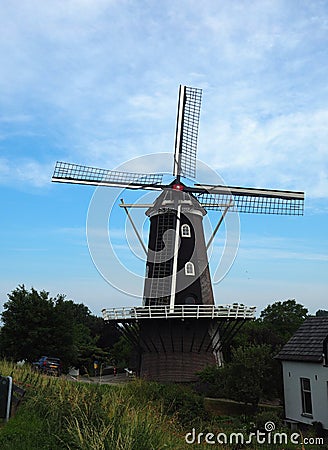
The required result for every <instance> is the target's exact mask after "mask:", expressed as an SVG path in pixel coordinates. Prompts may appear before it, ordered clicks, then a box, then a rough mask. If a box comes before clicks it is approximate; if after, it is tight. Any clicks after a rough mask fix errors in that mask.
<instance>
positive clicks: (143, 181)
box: [52, 161, 163, 188]
mask: <svg viewBox="0 0 328 450" xmlns="http://www.w3.org/2000/svg"><path fill="white" fill-rule="evenodd" d="M162 178H163V174H143V173H133V172H119V171H117V170H107V169H99V168H96V167H89V166H82V165H79V164H71V163H67V162H61V161H58V162H57V163H56V166H55V170H54V174H53V177H52V181H57V182H62V183H78V184H92V185H104V186H113V187H115V186H118V187H130V188H133V187H135V188H144V187H148V186H149V187H151V186H156V185H159V184H160V183H161V182H162Z"/></svg>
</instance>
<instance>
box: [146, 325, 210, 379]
mask: <svg viewBox="0 0 328 450" xmlns="http://www.w3.org/2000/svg"><path fill="white" fill-rule="evenodd" d="M215 325H216V326H215ZM217 327H218V323H217V321H216V320H214V321H213V320H211V319H205V320H197V319H185V320H155V321H152V320H145V321H142V322H141V323H140V328H139V333H140V334H139V338H140V340H139V343H140V352H141V353H140V368H139V374H140V376H141V377H142V378H145V379H147V380H153V381H160V382H169V381H172V382H190V381H195V380H197V372H200V371H201V370H203V369H204V368H205V367H206V366H208V365H213V364H215V363H216V359H215V356H214V353H213V343H214V342H217V339H218V333H217V336H216V337H215V336H214V333H213V330H215V328H216V329H217ZM213 337H214V338H213Z"/></svg>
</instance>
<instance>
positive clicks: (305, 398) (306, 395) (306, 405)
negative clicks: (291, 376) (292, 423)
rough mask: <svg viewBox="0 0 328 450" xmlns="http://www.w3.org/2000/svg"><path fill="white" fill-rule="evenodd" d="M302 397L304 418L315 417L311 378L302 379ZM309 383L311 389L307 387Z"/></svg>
mask: <svg viewBox="0 0 328 450" xmlns="http://www.w3.org/2000/svg"><path fill="white" fill-rule="evenodd" d="M300 380H301V395H302V416H307V417H313V405H312V392H311V380H310V378H300ZM306 382H308V384H309V388H306V387H305V383H306Z"/></svg>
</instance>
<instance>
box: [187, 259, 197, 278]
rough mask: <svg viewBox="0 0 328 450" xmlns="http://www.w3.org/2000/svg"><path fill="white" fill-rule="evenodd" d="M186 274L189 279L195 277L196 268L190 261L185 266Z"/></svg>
mask: <svg viewBox="0 0 328 450" xmlns="http://www.w3.org/2000/svg"><path fill="white" fill-rule="evenodd" d="M185 274H186V275H187V276H189V277H194V276H195V266H194V265H193V263H192V262H191V261H188V262H186V264H185Z"/></svg>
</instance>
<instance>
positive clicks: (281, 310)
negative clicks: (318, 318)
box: [261, 299, 308, 344]
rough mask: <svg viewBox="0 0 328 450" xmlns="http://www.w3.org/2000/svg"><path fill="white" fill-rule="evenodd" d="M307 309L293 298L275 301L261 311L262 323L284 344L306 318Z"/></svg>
mask: <svg viewBox="0 0 328 450" xmlns="http://www.w3.org/2000/svg"><path fill="white" fill-rule="evenodd" d="M307 313H308V310H307V308H305V307H304V306H303V305H301V304H300V303H297V302H296V301H295V300H294V299H292V300H286V301H284V302H275V303H273V304H272V305H269V306H267V307H266V308H265V309H264V310H263V311H262V312H261V319H262V323H263V325H265V327H266V328H267V329H268V330H270V331H273V332H274V334H275V335H276V336H277V337H278V338H279V339H280V340H281V344H285V343H286V342H287V341H288V340H289V339H290V338H291V337H292V335H293V334H294V333H295V332H296V331H297V330H298V328H299V327H300V326H301V325H302V323H303V322H304V320H305V319H306V316H307Z"/></svg>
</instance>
